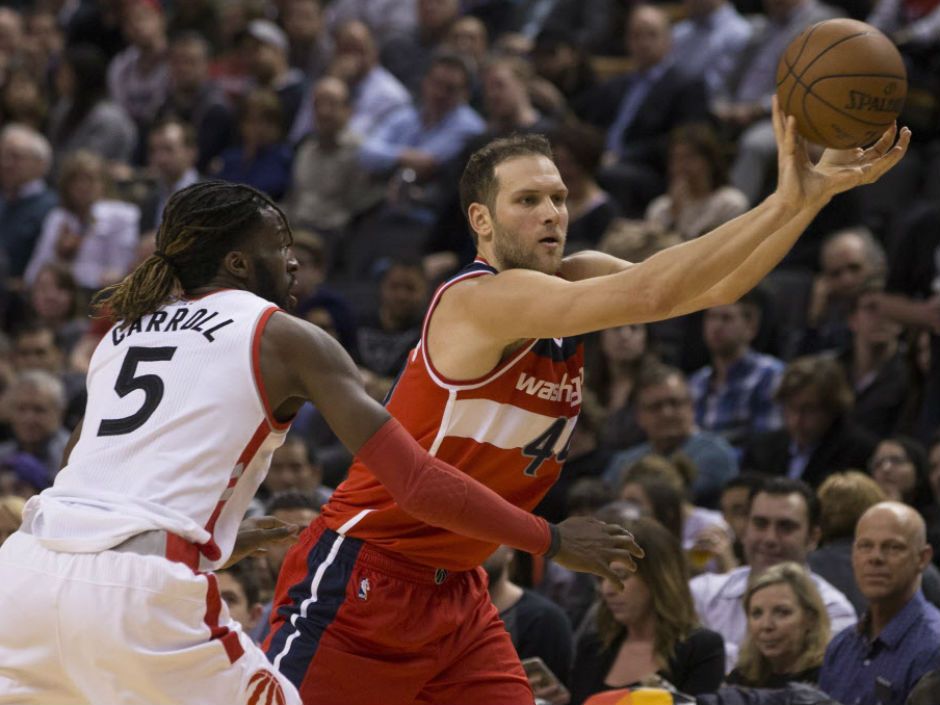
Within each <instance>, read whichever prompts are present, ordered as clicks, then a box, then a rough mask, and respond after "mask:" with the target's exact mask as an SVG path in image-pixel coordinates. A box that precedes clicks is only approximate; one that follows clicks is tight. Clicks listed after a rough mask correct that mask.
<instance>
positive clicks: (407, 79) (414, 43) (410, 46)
mask: <svg viewBox="0 0 940 705" xmlns="http://www.w3.org/2000/svg"><path fill="white" fill-rule="evenodd" d="M459 16H460V1H459V0H417V24H416V25H415V27H414V29H411V30H406V31H405V32H400V33H396V34H393V35H390V36H388V37H386V39H385V41H383V42H382V50H381V61H382V65H383V66H385V67H386V68H387V69H388V70H389V71H391V72H392V73H393V74H394V75H395V77H396V78H397V79H398V80H399V81H401V82H402V83H403V84H404V85H405V87H406V88H407V89H408V90H409V91H411V93H412V95H415V96H417V95H418V93H419V92H421V93H422V94H423V90H424V89H423V88H422V83H423V81H424V76H425V75H427V73H428V72H429V71H430V70H431V66H432V65H433V63H434V55H435V54H436V53H437V52H438V51H439V50H440V49H441V48H442V46H443V45H444V43H445V41H446V39H447V36H448V34H449V33H450V29H451V27H452V26H453V24H454V22H456V21H457V18H458V17H459Z"/></svg>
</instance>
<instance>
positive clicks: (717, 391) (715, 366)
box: [689, 291, 783, 448]
mask: <svg viewBox="0 0 940 705" xmlns="http://www.w3.org/2000/svg"><path fill="white" fill-rule="evenodd" d="M760 315H761V313H760V302H759V300H758V298H757V294H756V293H755V292H753V291H751V292H749V293H747V294H745V295H744V296H742V297H741V299H739V300H738V301H737V302H736V303H733V304H728V305H727V306H717V307H715V308H710V309H708V310H706V311H705V318H704V322H703V325H702V330H703V334H704V338H705V345H706V346H707V347H708V351H709V353H710V355H711V360H712V364H711V365H709V366H707V367H703V368H702V369H701V370H699V371H698V372H696V373H695V374H693V375H692V377H691V378H690V379H689V388H690V389H691V390H692V400H693V404H694V407H695V422H696V423H697V424H698V425H699V426H700V427H701V428H703V429H705V430H706V431H710V432H712V433H717V434H719V435H721V436H722V437H723V438H724V439H725V440H726V441H728V442H729V443H730V444H731V445H733V446H736V447H738V448H740V447H741V446H743V445H744V444H745V443H746V442H747V439H748V438H750V437H751V436H752V435H753V434H755V433H759V432H762V431H773V430H776V429H778V428H780V426H781V424H782V421H781V418H780V409H779V407H778V406H777V403H776V401H775V400H774V394H775V392H776V391H777V385H778V384H779V383H780V378H781V377H782V376H783V362H781V361H780V360H778V359H777V358H775V357H771V356H770V355H763V354H761V353H758V352H755V351H754V350H753V349H752V348H751V343H753V342H754V338H755V337H757V331H758V328H759V327H760Z"/></svg>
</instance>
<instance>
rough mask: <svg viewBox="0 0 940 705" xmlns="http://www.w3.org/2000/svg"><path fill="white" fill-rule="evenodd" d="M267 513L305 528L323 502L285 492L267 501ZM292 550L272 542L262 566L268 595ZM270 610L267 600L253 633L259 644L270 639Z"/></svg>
mask: <svg viewBox="0 0 940 705" xmlns="http://www.w3.org/2000/svg"><path fill="white" fill-rule="evenodd" d="M265 512H266V513H267V514H269V515H270V516H273V517H275V518H276V519H280V520H281V521H283V522H285V523H286V524H296V525H297V526H303V527H306V526H309V525H310V523H311V522H313V520H314V519H316V518H317V517H318V516H320V503H319V502H318V501H317V500H316V498H314V497H313V496H311V495H308V494H304V493H302V492H296V491H291V492H284V493H282V494H279V495H275V496H274V497H272V498H271V499H270V500H268V502H267V504H266V505H265ZM289 549H290V544H287V543H283V544H282V543H273V544H270V545H269V546H268V548H267V551H265V553H264V560H263V561H262V562H261V565H262V566H263V567H264V568H265V569H266V570H265V573H264V574H263V576H261V577H262V578H263V582H264V583H265V587H266V591H267V594H269V595H270V594H272V593H273V592H274V585H275V584H276V583H277V578H278V575H279V574H280V572H281V566H282V565H283V564H284V557H285V556H286V555H287V551H288V550H289ZM271 609H272V603H271V599H270V598H268V599H267V600H266V601H265V603H264V605H263V608H262V613H261V618H260V619H259V620H258V622H257V624H256V625H255V628H254V629H253V630H252V631H251V638H252V639H254V640H255V642H257V643H258V644H260V643H262V642H263V641H264V640H265V638H267V636H268V631H269V630H270V628H271Z"/></svg>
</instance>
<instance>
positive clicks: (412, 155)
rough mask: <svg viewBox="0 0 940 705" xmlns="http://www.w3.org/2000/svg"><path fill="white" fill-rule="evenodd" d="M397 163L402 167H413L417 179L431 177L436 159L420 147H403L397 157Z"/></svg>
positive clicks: (435, 169)
mask: <svg viewBox="0 0 940 705" xmlns="http://www.w3.org/2000/svg"><path fill="white" fill-rule="evenodd" d="M398 165H399V166H400V167H402V168H403V169H414V172H415V175H416V176H417V179H418V181H424V180H426V179H429V178H431V177H432V176H433V175H434V172H435V171H437V159H436V158H435V157H434V155H433V154H429V153H428V152H425V151H424V150H421V149H404V150H402V152H401V154H400V155H399V157H398Z"/></svg>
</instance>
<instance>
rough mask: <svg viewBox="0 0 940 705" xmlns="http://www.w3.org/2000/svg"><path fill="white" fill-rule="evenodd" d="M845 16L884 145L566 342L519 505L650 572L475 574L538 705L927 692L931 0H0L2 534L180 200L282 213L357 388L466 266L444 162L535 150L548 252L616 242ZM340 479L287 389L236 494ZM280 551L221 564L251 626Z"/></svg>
mask: <svg viewBox="0 0 940 705" xmlns="http://www.w3.org/2000/svg"><path fill="white" fill-rule="evenodd" d="M839 16H846V17H853V18H856V19H862V20H866V19H867V21H869V22H870V23H872V24H874V25H875V26H876V27H878V28H879V29H881V30H882V31H883V32H885V33H886V34H888V36H889V37H891V38H892V40H893V41H894V42H895V43H896V44H897V46H898V48H899V49H900V51H901V53H902V56H903V57H904V60H905V62H906V64H907V68H908V77H909V93H908V101H907V103H906V105H905V109H904V112H903V113H902V116H901V118H900V122H902V123H903V124H907V125H909V126H910V127H911V128H912V130H913V141H912V144H911V148H910V152H909V154H908V155H907V157H906V158H905V159H904V161H903V162H902V163H901V164H900V165H899V166H898V167H897V168H896V169H895V170H893V171H892V172H891V173H889V174H888V175H887V176H886V177H885V178H884V179H882V180H881V181H879V182H878V183H876V184H874V185H872V186H867V187H864V188H861V189H857V190H855V191H851V192H848V193H846V194H843V195H840V196H838V197H837V198H835V199H833V201H832V202H831V203H830V204H829V205H828V206H827V207H826V208H825V209H824V210H823V211H822V212H821V213H820V214H819V216H818V217H817V218H816V220H815V221H814V222H813V223H812V224H811V225H810V226H809V228H808V229H807V231H806V233H805V234H804V235H803V237H802V238H801V239H800V241H799V242H798V243H797V244H796V246H795V247H794V248H793V250H792V251H791V252H790V254H789V255H788V256H787V257H786V258H785V260H784V261H783V262H782V263H781V264H780V266H779V267H778V268H777V269H776V270H775V271H774V272H772V273H771V274H770V275H769V276H768V277H767V278H766V279H765V281H763V282H761V284H760V285H759V286H758V287H757V288H756V289H755V290H754V291H753V292H751V293H749V294H748V295H746V296H745V297H743V298H742V299H741V300H740V301H738V302H737V303H734V304H731V305H728V306H721V307H717V308H713V309H710V310H707V311H704V312H701V313H698V314H692V315H688V316H683V317H681V318H677V319H672V320H668V321H662V322H656V323H650V324H640V325H631V326H624V327H622V328H619V329H612V330H607V331H602V332H600V333H598V334H595V335H591V336H588V337H587V339H586V341H585V344H586V349H587V356H588V364H587V365H586V375H587V376H586V379H585V384H584V403H583V410H582V418H581V422H580V423H579V425H578V426H577V427H576V430H575V432H574V434H573V436H572V439H571V443H570V446H569V448H568V450H567V454H568V460H567V465H566V468H565V471H564V472H563V474H562V478H561V480H560V481H559V483H558V484H557V485H556V486H555V487H554V488H553V489H552V490H551V491H550V492H549V494H548V495H547V496H546V498H545V499H544V501H543V502H542V504H541V505H540V506H539V507H538V508H537V510H536V511H537V512H539V513H541V514H543V515H544V516H546V517H547V518H549V519H550V520H552V521H560V520H562V519H564V518H565V517H567V516H571V515H575V514H597V515H598V516H601V517H603V518H605V520H608V521H613V522H617V523H621V524H623V525H624V526H627V527H628V528H629V529H630V530H631V531H633V532H634V534H635V535H636V537H637V540H638V542H639V543H640V544H641V545H643V546H644V548H645V549H646V551H647V556H648V557H647V559H646V560H644V561H641V562H640V565H639V570H638V572H637V573H636V574H633V575H626V574H624V580H625V584H626V586H627V587H626V589H625V590H624V591H623V592H620V591H617V590H616V589H615V588H614V587H613V586H612V585H611V584H610V583H608V582H605V581H599V582H598V581H594V580H593V579H591V578H588V577H586V576H581V575H574V574H571V573H568V572H567V571H565V570H564V569H561V568H560V567H559V566H557V565H554V564H552V563H551V562H547V563H546V562H545V561H542V560H540V559H538V558H534V557H532V556H528V555H524V554H516V553H514V552H513V551H510V550H508V549H506V548H501V549H499V550H498V551H497V552H496V553H494V554H493V556H492V557H491V558H490V559H489V560H488V561H487V563H486V565H485V566H484V567H485V569H486V571H487V573H488V575H489V578H490V589H491V596H492V598H493V602H494V603H495V605H496V607H497V609H498V610H499V612H500V614H501V616H502V617H503V620H504V622H505V624H506V627H507V629H508V630H509V631H510V633H511V635H512V637H513V642H514V644H515V645H516V647H517V649H518V651H519V653H520V656H521V657H523V658H524V659H530V660H531V659H532V658H535V657H538V658H541V659H542V661H543V662H544V664H545V665H546V666H547V667H548V669H549V670H550V671H551V672H552V673H554V674H555V676H557V681H551V680H548V681H545V680H544V679H543V680H539V681H536V680H535V677H534V676H533V685H534V686H535V692H536V696H538V697H539V698H540V699H542V700H543V701H544V702H548V703H552V704H553V705H563V704H564V703H568V702H570V703H572V704H573V705H579V704H580V703H581V702H585V701H587V700H589V699H590V697H591V696H592V695H594V694H596V693H597V692H598V691H605V690H611V689H618V688H624V687H628V686H631V685H635V684H637V683H641V684H647V685H657V686H660V687H665V688H667V689H672V690H674V691H677V692H683V693H686V694H687V695H689V696H698V697H699V698H700V702H709V703H712V702H714V703H722V702H726V703H733V702H745V700H744V699H742V698H743V697H744V695H742V693H744V692H745V690H743V689H745V688H758V689H786V688H803V690H801V691H800V692H801V697H804V698H807V699H806V700H802V701H801V702H820V703H823V702H831V701H833V700H834V701H838V702H840V703H843V704H844V705H856V704H859V705H876V704H877V703H881V704H882V705H887V704H891V705H901V704H902V703H905V702H910V703H924V702H933V703H934V705H936V697H937V692H938V690H937V686H936V683H937V680H938V679H940V676H938V675H937V671H938V669H940V612H938V611H937V608H936V605H940V570H938V565H940V563H938V560H940V559H938V557H940V0H830V2H829V3H824V2H822V1H821V0H680V1H676V2H665V3H653V4H641V3H640V2H639V1H638V0H634V1H631V0H34V1H31V2H26V1H17V0H2V1H0V540H2V539H3V538H5V537H6V536H7V535H8V534H9V533H10V532H12V531H14V530H15V528H16V526H17V525H18V521H19V516H20V515H21V512H22V507H23V501H24V500H25V499H26V498H28V497H29V496H31V495H32V494H35V493H36V492H39V491H41V490H43V489H44V488H46V487H48V486H50V484H51V483H52V481H53V478H54V476H55V474H56V472H57V471H58V469H59V467H60V463H61V457H62V452H63V449H64V447H65V444H66V441H67V439H68V436H69V433H70V432H71V430H72V429H73V428H75V426H76V425H77V423H78V421H79V420H80V419H81V416H82V410H83V406H84V401H85V385H84V377H85V373H86V371H87V369H88V364H89V361H90V359H91V355H92V353H93V351H94V348H95V345H96V344H97V341H98V340H99V339H100V338H101V336H102V335H103V334H104V333H105V331H106V330H107V323H106V322H105V321H103V320H101V319H99V318H95V317H94V316H93V315H92V314H91V308H90V301H91V298H92V296H93V295H94V293H95V292H96V291H97V290H99V289H101V288H102V287H104V286H107V285H109V284H112V283H114V282H116V281H118V280H120V279H121V278H122V277H123V276H124V275H125V274H127V273H128V272H129V271H130V270H131V269H132V268H133V267H134V265H135V263H136V262H138V261H141V259H142V258H145V257H146V256H148V255H149V254H150V253H151V252H152V251H153V249H154V238H155V233H156V231H157V229H158V228H159V227H160V222H161V218H162V212H163V208H164V206H165V204H166V202H167V200H168V199H169V198H170V196H171V195H172V194H173V193H175V192H176V191H178V190H179V189H181V188H184V187H186V186H188V185H190V184H192V183H194V182H196V181H198V180H201V179H206V178H221V179H226V180H230V181H237V182H241V183H246V184H250V185H252V186H254V187H256V188H258V189H261V190H263V191H265V192H266V193H268V194H269V195H270V196H271V197H272V198H273V199H275V200H276V201H278V202H279V203H280V204H281V205H282V207H283V209H284V211H285V212H286V214H287V216H288V217H289V219H290V221H291V223H292V226H293V229H294V238H295V244H294V252H295V255H296V257H297V259H298V261H299V263H300V269H299V271H298V284H297V293H298V299H299V305H298V309H297V311H296V315H299V316H302V317H304V318H305V319H307V320H309V321H311V322H314V323H316V324H317V325H319V326H321V327H322V328H323V329H324V330H326V331H327V332H329V333H330V334H331V335H333V336H334V337H336V338H337V340H339V341H340V343H341V344H342V345H343V346H344V347H345V348H346V350H347V351H348V352H349V353H350V354H351V355H352V357H353V358H354V359H355V360H356V362H357V363H358V364H359V366H360V369H361V371H362V377H363V381H364V383H365V384H366V387H367V389H368V390H369V392H370V394H372V395H373V396H374V397H375V398H377V399H380V400H381V399H382V398H384V396H385V395H386V394H387V393H388V391H389V389H390V387H391V385H392V384H393V380H394V378H395V376H396V374H397V372H398V370H399V369H400V367H401V365H402V362H403V360H404V359H405V356H406V355H407V354H408V352H409V350H410V349H411V348H412V347H413V346H414V344H415V343H416V342H417V341H418V338H419V336H420V332H421V322H422V317H423V314H424V311H425V307H426V305H427V303H428V300H429V298H430V295H431V293H432V292H433V290H434V287H435V286H436V285H437V284H438V283H439V282H440V281H442V279H443V278H445V277H446V276H448V275H449V274H451V273H453V272H455V271H457V270H458V269H459V268H460V267H461V266H462V265H463V264H465V263H467V262H468V261H469V260H470V259H471V258H472V256H473V245H472V242H471V239H470V237H469V235H468V233H467V229H466V226H465V224H464V222H463V214H462V213H461V211H460V205H459V199H458V194H457V180H458V177H459V174H460V172H461V170H462V168H463V165H464V163H465V162H466V159H467V157H468V156H469V154H470V153H471V152H472V151H473V150H474V149H476V148H478V147H479V146H481V145H482V144H485V143H486V142H487V141H488V140H490V139H492V138H495V137H499V136H503V135H508V134H511V133H514V132H538V133H543V134H545V135H546V136H547V137H548V139H549V140H550V142H551V144H552V147H553V150H554V153H555V157H556V161H557V165H558V168H559V171H560V173H561V174H562V176H563V178H564V180H565V182H566V184H567V186H568V188H569V190H570V193H569V196H568V210H569V213H570V219H571V224H570V228H569V242H568V248H569V250H570V251H574V250H578V249H585V248H593V249H602V250H604V251H607V252H609V253H611V254H614V255H616V256H619V257H623V258H625V259H629V260H634V261H637V260H642V259H644V258H645V257H648V256H650V255H651V254H653V253H655V252H656V251H658V250H660V249H662V248H664V247H667V246H669V245H672V244H675V243H679V242H682V241H685V240H690V239H693V238H696V237H698V236H700V235H701V234H703V233H704V232H707V231H708V230H709V229H711V228H714V227H715V226H717V225H720V224H721V223H723V222H726V221H728V220H730V219H733V218H734V217H736V216H737V215H739V214H741V213H743V212H744V211H745V210H746V209H748V208H749V207H751V206H753V205H755V204H756V203H757V202H758V201H760V200H761V199H762V198H763V197H764V196H765V195H767V194H768V193H769V192H770V190H771V189H772V187H773V179H774V174H775V165H774V158H775V146H774V142H773V131H772V128H771V125H770V119H769V115H770V105H771V103H770V101H771V96H772V94H773V92H774V89H775V70H776V64H777V61H778V58H779V56H780V55H781V53H782V51H783V49H784V48H785V47H786V45H787V44H788V43H789V42H790V40H791V39H792V38H794V37H795V36H797V35H798V34H799V33H800V32H801V31H802V30H803V29H805V28H806V27H807V26H809V25H811V24H813V23H814V22H817V21H820V20H824V19H827V18H832V17H839ZM813 149H815V148H813ZM349 462H350V458H349V457H348V455H347V453H346V451H345V450H344V449H343V448H342V446H341V444H339V442H338V441H337V439H336V438H335V437H334V436H333V435H332V433H331V431H330V429H329V427H328V426H327V425H326V423H325V422H324V420H323V417H322V415H321V414H320V413H319V411H318V410H317V409H316V408H314V407H313V406H307V407H305V408H304V409H303V410H302V411H301V412H300V414H298V417H297V419H296V421H295V423H294V427H293V431H292V435H291V437H290V440H289V442H288V443H286V444H285V445H284V447H283V448H281V449H280V450H278V451H277V453H276V455H275V458H274V462H273V465H272V468H271V473H270V474H269V476H268V478H267V480H266V482H265V484H264V486H263V487H262V489H261V492H260V493H259V496H258V497H257V499H256V502H255V507H254V509H253V511H256V512H258V513H268V514H273V515H275V516H279V517H281V518H283V519H284V520H287V521H291V522H297V523H301V524H306V523H308V522H309V521H310V520H311V519H312V518H313V517H315V516H316V515H317V512H318V508H319V507H320V506H321V504H322V503H323V502H324V501H325V500H326V499H327V498H328V497H329V495H330V492H331V491H332V488H335V487H336V485H337V484H338V483H339V482H341V481H342V479H343V477H344V475H345V472H346V469H347V467H348V465H349ZM281 561H283V552H282V551H279V550H273V549H272V551H270V552H269V553H267V554H266V555H263V556H260V557H253V558H250V559H248V560H246V561H245V562H243V563H242V564H240V565H239V566H238V567H237V568H236V569H232V570H230V571H228V572H227V573H226V574H224V575H223V576H222V577H221V579H220V585H221V587H222V591H223V595H224V596H225V598H226V601H227V602H228V603H229V607H230V609H231V611H232V614H233V615H234V616H235V617H236V618H237V619H239V620H240V621H242V622H243V624H244V625H245V627H246V629H248V630H250V631H251V633H252V634H253V635H255V636H256V637H257V638H259V639H261V638H263V636H264V634H265V631H266V625H267V614H268V613H269V611H270V597H271V592H272V588H273V583H274V580H275V579H276V576H277V572H278V569H279V566H280V563H281ZM543 675H544V674H543ZM921 679H922V684H921V685H920V686H917V683H918V681H919V680H921ZM798 684H804V685H798ZM805 684H808V685H805ZM931 684H933V685H931ZM811 686H812V687H811ZM814 688H815V690H814ZM747 692H750V693H751V695H749V696H748V697H758V698H759V697H760V696H759V695H757V696H754V693H755V692H757V693H759V692H760V691H747ZM814 697H815V698H816V699H815V700H814V699H813V698H814ZM931 697H933V698H934V699H933V700H931ZM746 702H763V701H761V700H746ZM768 702H769V701H768Z"/></svg>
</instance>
